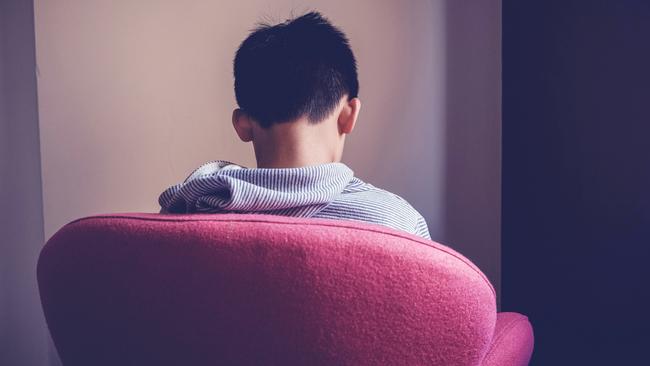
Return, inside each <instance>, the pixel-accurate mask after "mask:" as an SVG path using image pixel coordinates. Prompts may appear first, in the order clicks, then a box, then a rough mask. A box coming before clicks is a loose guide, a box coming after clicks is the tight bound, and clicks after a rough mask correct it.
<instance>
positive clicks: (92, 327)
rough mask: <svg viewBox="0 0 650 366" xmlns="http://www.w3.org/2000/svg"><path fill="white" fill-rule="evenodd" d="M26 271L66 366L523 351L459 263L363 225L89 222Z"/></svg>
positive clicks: (71, 228)
mask: <svg viewBox="0 0 650 366" xmlns="http://www.w3.org/2000/svg"><path fill="white" fill-rule="evenodd" d="M38 281H39V288H40V293H41V301H42V303H43V308H44V311H45V316H46V319H47V323H48V326H49V329H50V332H51V333H52V337H53V339H54V343H55V345H56V347H57V350H58V351H59V354H60V356H61V358H62V360H63V364H64V365H65V366H73V365H508V366H510V365H512V366H515V365H525V364H527V362H528V359H529V358H530V354H531V352H532V342H533V338H532V328H531V327H530V323H528V321H527V320H526V318H525V317H523V316H521V315H519V314H514V313H502V314H499V316H498V317H497V313H496V308H495V294H494V289H493V288H492V286H491V285H490V283H489V281H488V280H487V278H486V277H485V276H484V275H483V274H482V273H481V271H480V270H479V269H478V268H477V267H476V266H474V265H473V264H472V263H471V262H470V261H469V260H467V259H466V258H464V257H463V256H462V255H460V254H458V253H456V252H455V251H453V250H451V249H450V248H447V247H445V246H443V245H440V244H437V243H434V242H431V241H427V240H424V239H421V238H419V237H417V236H414V235H410V234H406V233H402V232H399V231H396V230H392V229H389V228H384V227H382V226H377V225H371V224H364V223H355V222H350V221H333V220H316V219H301V218H283V217H277V216H262V215H158V214H113V215H101V216H93V217H89V218H84V219H80V220H77V221H74V222H72V223H70V224H68V225H66V226H64V227H63V228H62V229H61V230H59V231H58V232H57V233H56V234H55V235H54V236H53V237H52V238H51V239H50V240H49V241H48V243H47V244H46V246H45V247H44V248H43V251H42V252H41V257H40V259H39V264H38ZM495 327H496V329H495ZM495 330H496V332H495Z"/></svg>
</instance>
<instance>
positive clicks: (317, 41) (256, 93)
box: [234, 12, 359, 128]
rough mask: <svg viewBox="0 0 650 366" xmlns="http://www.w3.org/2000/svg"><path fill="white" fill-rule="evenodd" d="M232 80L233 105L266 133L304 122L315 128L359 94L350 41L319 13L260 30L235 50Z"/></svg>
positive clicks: (258, 28)
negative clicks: (278, 126) (274, 127)
mask: <svg viewBox="0 0 650 366" xmlns="http://www.w3.org/2000/svg"><path fill="white" fill-rule="evenodd" d="M234 74H235V97H236V99H237V104H239V107H240V108H241V109H242V110H244V111H245V112H246V113H248V114H249V115H250V116H251V117H252V118H253V119H254V120H256V121H257V122H258V123H259V124H260V125H261V126H262V127H264V128H268V127H270V126H271V125H273V124H275V123H282V122H290V121H294V120H296V119H298V118H301V117H303V116H307V117H308V119H309V122H311V123H318V122H320V121H322V120H324V119H325V118H326V117H327V116H329V115H330V114H331V113H332V112H333V111H334V108H335V107H336V106H337V105H338V103H339V101H340V99H341V98H342V97H343V96H344V95H347V96H348V100H350V99H352V98H356V97H357V96H358V94H359V81H358V79H357V63H356V60H355V58H354V54H353V53H352V49H350V44H349V41H348V39H347V37H346V36H345V34H344V33H343V32H342V31H341V30H340V29H338V28H337V27H335V26H333V25H332V24H331V23H330V22H329V21H328V20H327V19H326V18H324V17H323V16H322V15H321V14H320V13H318V12H309V13H307V14H305V15H302V16H300V17H297V18H294V19H292V20H287V21H285V22H283V23H280V24H276V25H269V24H265V23H263V24H260V25H259V26H258V27H257V28H255V29H254V30H253V31H252V32H251V34H250V35H249V36H248V37H247V38H246V39H245V40H244V41H243V42H242V44H241V45H240V46H239V49H238V50H237V53H236V55H235V60H234Z"/></svg>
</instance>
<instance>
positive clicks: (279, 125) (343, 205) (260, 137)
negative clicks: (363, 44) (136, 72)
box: [158, 12, 430, 239]
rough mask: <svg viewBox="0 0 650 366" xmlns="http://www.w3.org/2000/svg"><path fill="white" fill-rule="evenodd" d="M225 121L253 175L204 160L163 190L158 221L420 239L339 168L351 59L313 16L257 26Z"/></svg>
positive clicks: (343, 41)
mask: <svg viewBox="0 0 650 366" xmlns="http://www.w3.org/2000/svg"><path fill="white" fill-rule="evenodd" d="M234 74H235V96H236V99H237V104H238V105H239V108H238V109H235V110H234V111H233V114H232V123H233V126H234V128H235V131H236V132H237V135H238V136H239V138H240V139H241V140H242V141H244V142H252V143H253V147H254V150H255V158H256V160H257V168H254V169H248V168H244V167H241V166H239V165H236V164H232V163H229V162H226V161H221V160H219V161H213V162H210V163H207V164H204V165H203V166H201V167H199V168H198V169H197V170H195V171H194V172H193V173H192V174H191V175H190V176H189V177H188V178H187V179H186V180H185V182H183V183H182V184H177V185H175V186H172V187H170V188H169V189H167V190H166V191H165V192H163V193H162V194H161V195H160V197H159V199H158V201H159V203H160V205H161V207H162V209H161V211H160V212H161V213H191V212H202V213H217V212H220V213H226V212H231V213H233V212H234V213H259V214H272V215H285V216H300V217H317V218H328V219H343V220H356V221H365V222H371V223H375V224H380V225H385V226H388V227H392V228H395V229H399V230H403V231H406V232H409V233H412V234H415V235H419V236H421V237H423V238H426V239H430V235H429V231H428V228H427V224H426V222H425V220H424V218H423V217H422V216H421V215H420V214H419V213H418V212H417V211H416V210H415V209H414V208H413V207H411V205H409V204H408V202H406V201H405V200H404V199H402V198H401V197H399V196H397V195H395V194H392V193H390V192H387V191H385V190H382V189H379V188H376V187H374V186H372V185H371V184H368V183H365V182H363V181H362V180H360V179H359V178H356V177H354V175H353V172H352V170H350V168H348V167H347V166H346V165H345V164H343V163H341V162H340V161H341V155H342V154H343V145H344V142H345V136H346V135H347V134H349V133H351V132H352V130H353V129H354V126H355V123H356V121H357V118H358V116H359V109H360V108H361V101H360V100H359V98H358V93H359V82H358V80H357V66H356V60H355V58H354V55H353V53H352V50H351V49H350V46H349V43H348V40H347V38H346V36H345V35H344V34H343V33H342V32H341V31H340V30H339V29H338V28H336V27H334V26H333V25H332V24H330V23H329V21H328V20H327V19H325V18H324V17H322V16H321V15H320V14H319V13H317V12H311V13H308V14H305V15H303V16H301V17H298V18H295V19H293V20H289V21H286V22H284V23H280V24H277V25H273V26H271V25H267V24H263V25H260V26H259V27H258V28H256V29H255V30H254V31H253V32H252V33H251V34H250V35H249V36H248V38H246V39H245V40H244V42H242V44H241V46H240V47H239V49H238V50H237V53H236V55H235V60H234Z"/></svg>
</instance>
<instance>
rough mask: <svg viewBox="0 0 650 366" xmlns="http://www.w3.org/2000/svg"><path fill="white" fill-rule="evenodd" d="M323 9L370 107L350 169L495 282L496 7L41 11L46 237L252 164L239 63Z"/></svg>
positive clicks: (83, 6)
mask: <svg viewBox="0 0 650 366" xmlns="http://www.w3.org/2000/svg"><path fill="white" fill-rule="evenodd" d="M312 9H316V10H319V11H321V12H323V13H324V14H325V15H326V16H328V17H329V18H330V19H331V20H332V21H333V22H334V23H335V24H337V25H339V26H341V27H342V28H343V30H344V31H345V32H346V33H347V34H348V36H349V38H350V40H351V44H352V47H353V49H354V51H355V54H356V55H357V59H358V62H359V70H360V84H361V93H360V96H361V99H362V101H363V108H362V111H361V116H360V120H359V124H358V126H357V129H356V130H355V133H354V134H353V135H352V136H351V137H350V139H349V140H348V142H347V146H346V152H345V155H344V162H346V163H347V164H348V165H349V166H350V167H352V168H353V170H355V172H356V174H357V175H358V176H360V177H361V178H363V179H364V180H366V181H369V182H371V183H373V184H375V185H376V186H379V187H382V188H386V189H388V190H391V191H394V192H395V193H397V194H400V195H402V196H403V197H405V198H406V199H407V200H408V201H410V202H411V203H412V204H413V206H415V208H417V209H418V210H419V211H420V212H422V214H423V215H424V216H425V218H426V219H427V221H428V223H429V226H430V231H431V234H432V236H433V238H434V240H438V241H442V242H445V243H447V244H449V245H450V246H452V247H455V248H457V249H459V250H460V251H461V252H463V253H464V254H466V255H467V256H469V257H470V258H471V259H472V260H474V261H475V262H476V263H477V264H478V265H479V266H480V267H481V268H482V269H483V270H484V271H485V272H486V274H487V275H488V276H489V277H490V279H491V280H492V281H493V282H494V283H495V285H496V286H497V288H498V285H499V278H500V277H499V276H500V273H499V272H500V271H499V265H500V263H499V256H500V254H499V253H500V249H499V248H500V243H499V241H500V237H499V225H500V221H499V217H500V205H499V202H500V132H499V131H500V68H501V65H500V1H497V0H495V1H491V2H487V1H482V0H475V1H466V2H462V3H459V2H454V1H453V0H430V1H376V0H364V1H345V0H336V1H334V0H322V1H288V0H278V1H261V0H239V1H217V0H212V1H208V0H205V1H181V0H156V1H153V0H149V1H144V0H139V1H134V0H112V1H106V0H101V1H100V0H97V1H87V0H60V1H47V0H36V1H35V11H36V42H37V47H36V48H37V63H38V71H39V74H38V89H39V90H38V92H39V112H40V136H41V156H42V178H43V205H44V219H45V237H46V238H49V237H50V236H51V235H52V234H53V233H54V232H55V231H56V230H57V229H58V228H59V227H61V226H62V225H64V224H65V223H67V222H68V221H71V220H73V219H75V218H78V217H81V216H85V215H90V214H96V213H105V212H120V211H149V212H153V211H157V210H158V205H157V202H156V199H157V196H158V194H159V193H160V192H161V191H162V190H163V189H165V188H167V187H168V186H169V185H172V184H174V183H177V182H179V181H181V180H182V179H184V178H185V177H186V176H187V174H189V172H190V171H191V170H192V169H193V168H195V167H196V166H197V165H199V164H201V163H203V162H205V161H208V160H212V159H228V160H232V161H235V162H238V163H241V164H244V165H249V166H254V159H253V154H252V148H251V146H249V145H246V144H243V143H241V142H239V140H238V139H237V138H236V136H235V133H234V131H233V130H232V128H231V125H230V122H229V121H230V113H231V110H232V109H233V108H234V107H235V100H234V95H233V90H232V84H233V80H232V58H233V55H234V52H235V50H236V47H237V46H238V45H239V42H241V41H242V39H243V38H244V37H245V36H246V34H247V32H248V30H250V29H251V28H252V27H253V25H254V23H255V22H256V21H258V20H260V19H266V20H270V21H281V20H284V19H285V18H287V17H289V16H290V15H291V13H292V12H293V13H294V14H301V13H303V12H305V11H307V10H312Z"/></svg>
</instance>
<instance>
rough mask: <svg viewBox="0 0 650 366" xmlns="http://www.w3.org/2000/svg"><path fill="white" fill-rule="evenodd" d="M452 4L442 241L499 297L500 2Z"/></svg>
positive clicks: (448, 19)
mask: <svg viewBox="0 0 650 366" xmlns="http://www.w3.org/2000/svg"><path fill="white" fill-rule="evenodd" d="M445 4H446V11H445V13H446V42H447V45H446V100H447V102H446V126H445V129H446V132H445V135H446V138H445V142H446V158H445V165H446V166H445V170H444V171H445V196H444V197H445V198H444V207H445V212H444V214H443V215H442V217H443V218H444V221H445V222H444V224H443V227H444V241H443V242H444V243H446V244H448V245H449V246H451V247H453V248H454V249H456V250H458V251H459V252H461V253H463V254H464V255H466V256H467V257H468V258H470V259H471V260H472V261H473V262H474V263H476V265H478V266H479V267H480V268H481V269H482V270H483V272H485V274H486V275H487V276H488V277H489V278H490V281H492V283H493V284H494V287H495V288H496V289H497V293H498V294H499V293H500V282H501V281H500V276H501V259H500V257H501V234H500V231H501V230H500V225H501V218H500V216H501V1H489V2H488V1H485V2H479V1H476V2H472V6H467V4H466V3H464V2H460V1H447V2H446V3H445ZM498 298H499V296H498Z"/></svg>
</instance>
